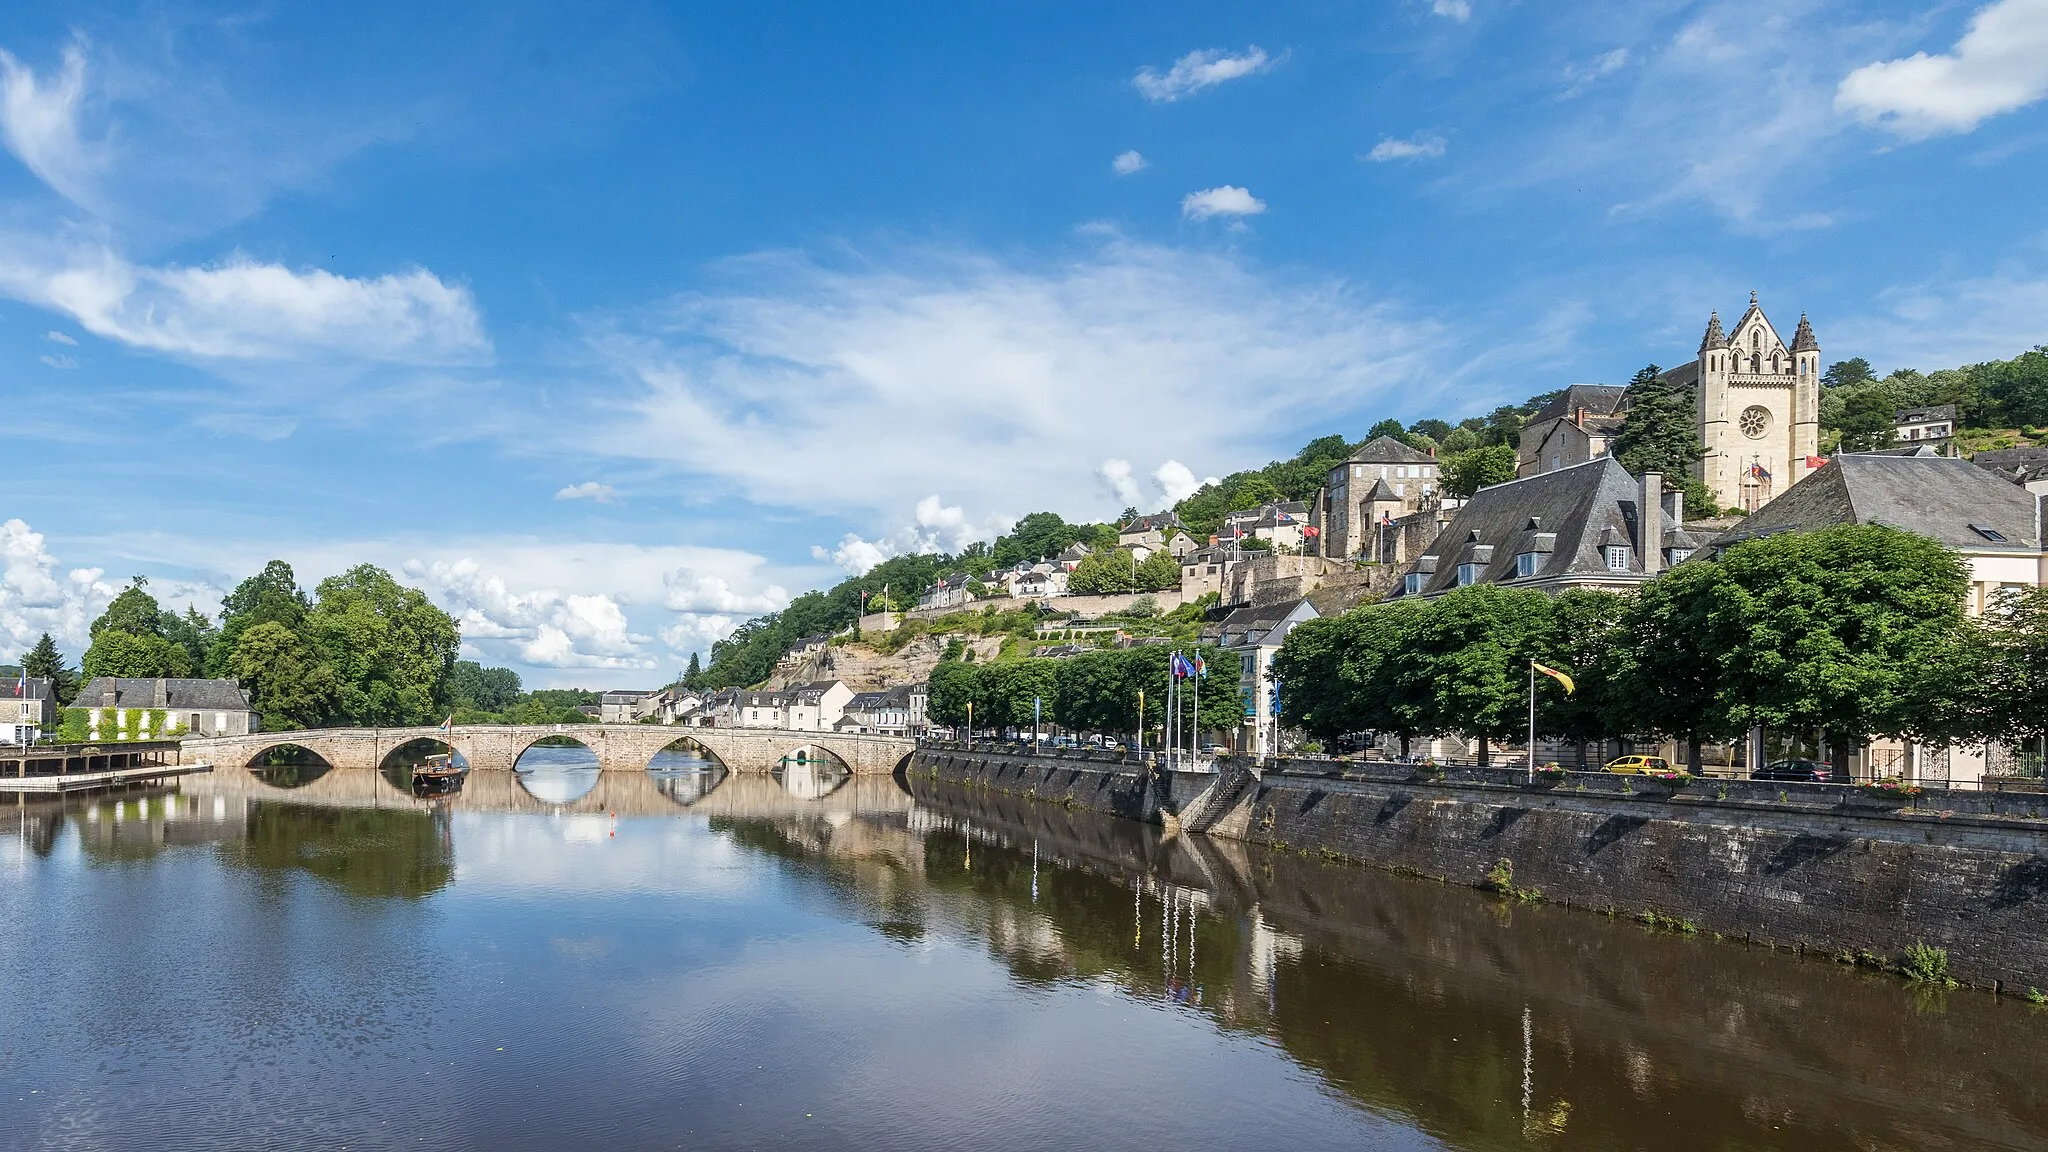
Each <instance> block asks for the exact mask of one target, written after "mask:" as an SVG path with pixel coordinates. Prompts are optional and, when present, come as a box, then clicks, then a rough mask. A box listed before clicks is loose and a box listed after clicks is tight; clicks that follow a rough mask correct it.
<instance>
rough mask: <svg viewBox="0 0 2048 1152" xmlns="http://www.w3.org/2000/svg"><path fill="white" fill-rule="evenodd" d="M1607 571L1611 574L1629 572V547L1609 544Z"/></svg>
mask: <svg viewBox="0 0 2048 1152" xmlns="http://www.w3.org/2000/svg"><path fill="white" fill-rule="evenodd" d="M1607 570H1608V571H1609V572H1626V571H1628V545H1626V544H1609V545H1608V546H1607Z"/></svg>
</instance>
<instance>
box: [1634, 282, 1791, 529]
mask: <svg viewBox="0 0 2048 1152" xmlns="http://www.w3.org/2000/svg"><path fill="white" fill-rule="evenodd" d="M1664 379H1665V380H1666V381H1668V382H1670V383H1672V384H1675V385H1677V386H1679V387H1696V389H1697V394H1698V396H1699V432H1700V443H1701V444H1702V445H1703V446H1705V448H1706V455H1705V456H1704V457H1703V458H1702V459H1701V460H1700V462H1699V463H1698V464H1697V465H1695V466H1694V471H1693V474H1694V476H1695V477H1696V478H1697V479H1699V480H1700V481H1701V482H1703V483H1704V484H1705V485H1706V486H1707V489H1708V491H1710V492H1712V493H1713V494H1714V500H1715V502H1716V503H1718V504H1720V505H1721V506H1722V507H1724V508H1739V509H1741V510H1742V511H1744V512H1754V511H1756V510H1757V509H1758V508H1761V507H1763V506H1764V505H1765V504H1768V503H1770V500H1771V497H1773V496H1775V495H1776V494H1778V493H1780V492H1783V491H1784V490H1785V489H1787V488H1789V487H1791V486H1792V485H1793V484H1795V483H1797V482H1798V481H1799V480H1800V478H1802V477H1804V476H1805V475H1806V474H1807V473H1808V472H1811V471H1813V470H1814V469H1816V468H1818V467H1820V465H1821V459H1820V343H1819V342H1818V341H1816V340H1815V339H1814V337H1813V326H1812V325H1811V324H1809V323H1807V320H1806V315H1805V313H1801V314H1800V316H1799V328H1798V330H1796V331H1795V332H1793V333H1792V343H1791V346H1790V347H1787V346H1786V344H1785V341H1784V338H1783V337H1781V336H1780V335H1778V330H1777V328H1776V327H1775V326H1773V325H1772V324H1771V321H1770V318H1769V317H1767V316H1765V315H1764V310H1763V308H1762V307H1761V306H1759V305H1758V304H1757V302H1756V293H1754V292H1751V293H1750V294H1749V310H1748V311H1746V312H1744V313H1743V314H1742V319H1740V320H1737V321H1736V322H1735V326H1734V327H1733V328H1731V329H1729V330H1728V331H1726V332H1723V331H1722V329H1721V314H1720V312H1719V311H1715V312H1713V313H1711V314H1710V315H1709V316H1708V318H1707V331H1706V335H1705V336H1704V337H1703V338H1702V339H1701V340H1700V353H1699V358H1698V359H1697V360H1694V361H1693V362H1692V363H1690V364H1685V365H1682V366H1680V367H1677V368H1674V369H1672V370H1671V371H1669V372H1666V373H1665V374H1664Z"/></svg>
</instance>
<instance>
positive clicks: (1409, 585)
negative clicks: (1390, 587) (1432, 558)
mask: <svg viewBox="0 0 2048 1152" xmlns="http://www.w3.org/2000/svg"><path fill="white" fill-rule="evenodd" d="M1428 579H1429V577H1428V576H1426V575H1424V574H1422V573H1420V572H1410V573H1408V575H1406V576H1404V577H1402V578H1401V593H1402V594H1403V595H1405V596H1420V595H1422V585H1423V582H1424V581H1426V580H1428Z"/></svg>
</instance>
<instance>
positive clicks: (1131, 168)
mask: <svg viewBox="0 0 2048 1152" xmlns="http://www.w3.org/2000/svg"><path fill="white" fill-rule="evenodd" d="M1109 167H1110V170H1111V171H1113V172H1115V173H1116V174H1117V175H1119V176H1129V175H1130V174H1131V173H1133V172H1136V171H1138V170H1139V169H1141V168H1145V167H1148V165H1147V164H1146V162H1145V157H1144V156H1143V155H1142V154H1140V153H1139V152H1138V151H1137V150H1136V149H1132V150H1131V151H1129V152H1119V153H1117V156H1116V159H1114V160H1111V161H1110V162H1109Z"/></svg>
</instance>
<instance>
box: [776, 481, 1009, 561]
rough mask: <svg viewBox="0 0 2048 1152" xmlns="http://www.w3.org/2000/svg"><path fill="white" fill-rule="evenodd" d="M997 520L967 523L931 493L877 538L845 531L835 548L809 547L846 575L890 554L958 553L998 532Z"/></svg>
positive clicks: (958, 510)
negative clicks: (902, 522)
mask: <svg viewBox="0 0 2048 1152" xmlns="http://www.w3.org/2000/svg"><path fill="white" fill-rule="evenodd" d="M1000 531H1001V529H1000V527H999V521H997V520H991V521H989V522H986V523H983V524H981V525H975V524H973V523H970V522H969V520H968V517H967V513H966V512H965V511H963V510H962V509H961V508H960V507H959V506H958V505H949V504H947V503H946V502H945V501H943V500H941V499H939V497H938V495H937V494H936V493H935V494H933V495H930V496H926V497H925V498H924V499H922V500H919V501H918V502H917V508H916V510H915V511H914V512H913V513H912V514H911V522H910V523H909V524H906V525H904V526H903V527H901V528H899V529H897V530H896V531H895V532H893V533H891V534H889V535H888V536H887V537H885V538H883V539H880V540H867V539H863V538H862V537H861V536H860V535H859V534H858V533H854V532H848V533H847V534H846V535H845V536H842V537H840V540H839V544H838V546H837V547H834V548H832V549H831V550H830V551H827V550H826V549H825V548H824V547H822V546H820V545H815V544H814V545H812V546H811V556H812V557H813V558H814V559H818V560H828V559H829V560H830V561H832V563H834V564H837V565H838V566H839V567H840V568H841V569H843V570H845V572H846V573H847V575H849V576H860V575H864V574H866V573H867V571H868V570H869V569H871V568H873V567H874V566H875V565H877V564H880V563H881V562H882V561H884V560H887V559H889V558H890V557H891V556H913V555H917V554H920V553H928V552H958V551H960V550H961V549H962V548H965V547H967V546H968V545H969V544H972V543H973V542H975V541H976V540H989V539H993V538H994V537H995V536H997V535H998V534H999V533H1000Z"/></svg>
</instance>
